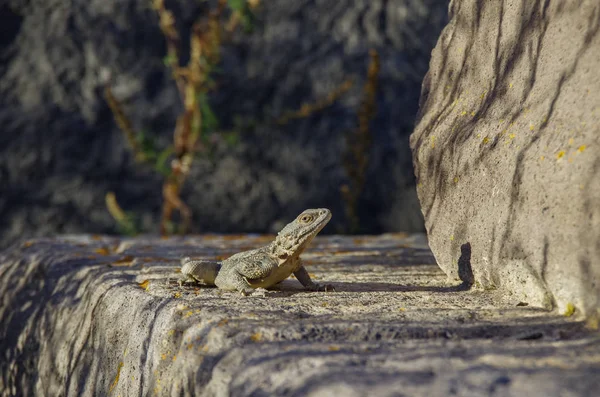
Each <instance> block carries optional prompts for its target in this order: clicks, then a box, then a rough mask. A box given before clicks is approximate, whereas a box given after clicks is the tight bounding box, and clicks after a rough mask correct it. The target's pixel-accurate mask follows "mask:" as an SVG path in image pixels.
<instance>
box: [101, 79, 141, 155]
mask: <svg viewBox="0 0 600 397" xmlns="http://www.w3.org/2000/svg"><path fill="white" fill-rule="evenodd" d="M104 98H105V99H106V102H107V103H108V106H109V107H110V110H111V111H112V114H113V117H114V118H115V121H116V122H117V125H118V126H119V128H120V129H121V131H123V133H124V134H125V138H127V143H129V146H130V147H131V150H132V151H133V154H134V156H135V159H136V160H137V161H139V162H142V161H144V160H145V159H146V156H145V155H144V153H143V151H142V149H141V147H140V145H139V143H138V141H137V140H136V139H135V132H134V131H133V127H132V126H131V122H130V121H129V119H128V118H127V116H125V112H124V111H123V107H122V106H121V103H120V102H119V101H117V98H115V96H114V95H113V93H112V89H111V88H110V83H107V84H106V85H105V86H104Z"/></svg>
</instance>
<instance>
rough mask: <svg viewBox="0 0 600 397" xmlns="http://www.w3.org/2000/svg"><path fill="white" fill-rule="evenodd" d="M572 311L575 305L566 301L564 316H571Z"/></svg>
mask: <svg viewBox="0 0 600 397" xmlns="http://www.w3.org/2000/svg"><path fill="white" fill-rule="evenodd" d="M573 313H575V305H574V304H572V303H571V302H569V303H567V308H566V309H565V312H564V313H563V315H564V316H565V317H571V316H572V315H573Z"/></svg>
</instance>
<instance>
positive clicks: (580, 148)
mask: <svg viewBox="0 0 600 397" xmlns="http://www.w3.org/2000/svg"><path fill="white" fill-rule="evenodd" d="M584 150H585V145H581V146H579V148H578V149H577V153H583V151H584Z"/></svg>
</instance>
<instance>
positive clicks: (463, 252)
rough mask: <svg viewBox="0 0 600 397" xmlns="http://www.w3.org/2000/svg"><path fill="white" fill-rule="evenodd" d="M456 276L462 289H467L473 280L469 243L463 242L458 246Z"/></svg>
mask: <svg viewBox="0 0 600 397" xmlns="http://www.w3.org/2000/svg"><path fill="white" fill-rule="evenodd" d="M458 277H459V278H460V281H462V284H461V285H460V286H459V288H460V289H462V290H468V289H470V288H471V286H472V285H473V283H474V282H475V276H474V275H473V268H472V267H471V243H468V242H467V243H465V244H463V245H461V246H460V258H458Z"/></svg>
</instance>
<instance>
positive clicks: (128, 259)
mask: <svg viewBox="0 0 600 397" xmlns="http://www.w3.org/2000/svg"><path fill="white" fill-rule="evenodd" d="M133 259H134V258H133V256H131V255H127V256H124V257H123V258H121V259H117V260H116V261H114V262H113V263H112V265H113V266H131V265H133Z"/></svg>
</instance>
